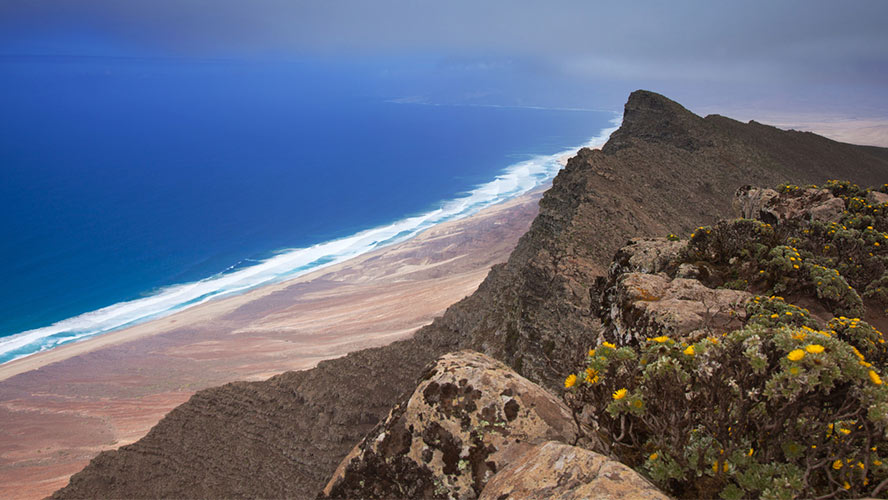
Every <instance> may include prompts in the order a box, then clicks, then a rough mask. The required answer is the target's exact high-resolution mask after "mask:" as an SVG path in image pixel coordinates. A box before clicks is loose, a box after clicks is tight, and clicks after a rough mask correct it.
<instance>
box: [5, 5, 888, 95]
mask: <svg viewBox="0 0 888 500" xmlns="http://www.w3.org/2000/svg"><path fill="white" fill-rule="evenodd" d="M885 19H888V2H885V1H883V0H852V1H844V2H835V1H831V0H785V1H780V2H773V1H771V0H768V1H765V0H754V1H745V2H709V1H675V0H674V1H654V0H642V1H634V2H621V3H619V4H605V3H598V2H591V1H588V0H586V1H578V0H563V1H552V2H535V1H534V2H531V1H526V0H488V1H477V0H471V1H467V0H450V1H446V2H441V1H440V0H438V1H429V0H411V1H393V0H374V1H365V0H326V1H322V2H313V1H300V0H287V1H284V0H250V1H243V0H151V1H120V0H75V1H70V2H58V1H57V0H0V53H7V54H8V53H17V52H18V53H23V52H25V53H26V52H30V53H35V52H36V53H40V52H48V53H84V52H85V53H98V54H102V53H104V54H114V55H120V54H135V55H161V56H169V55H172V56H201V57H235V58H288V57H296V58H299V57H326V56H336V57H342V56H347V57H354V58H362V57H389V56H418V55H421V56H424V57H435V58H438V60H439V61H448V63H447V64H449V65H450V67H448V68H447V70H448V71H450V72H451V73H452V72H455V71H459V70H460V69H462V70H465V71H476V72H480V71H501V70H503V68H504V67H505V68H507V70H509V71H511V70H514V69H515V68H516V67H519V66H520V67H521V68H523V70H525V71H545V72H547V73H549V74H551V75H560V76H561V77H563V78H577V79H581V80H584V81H594V80H596V79H602V78H605V79H610V80H615V79H616V80H623V81H626V82H631V83H634V82H641V84H643V85H646V86H648V85H649V84H648V82H656V83H660V82H672V83H676V84H678V83H681V82H695V83H697V84H699V83H701V82H704V83H705V82H716V83H717V82H731V83H733V84H735V85H744V84H750V85H752V84H761V85H771V86H782V87H783V88H790V87H792V86H793V85H800V84H802V83H804V84H806V85H813V86H818V85H820V86H822V85H840V86H841V85H844V86H846V87H848V88H851V87H854V88H865V89H867V91H868V92H869V93H871V94H873V95H875V94H876V93H877V92H880V91H879V89H880V88H883V87H884V85H885V83H886V79H888V30H885V29H884V20H885ZM515 61H518V64H517V65H516V64H514V63H515ZM460 65H463V66H464V67H463V68H460Z"/></svg>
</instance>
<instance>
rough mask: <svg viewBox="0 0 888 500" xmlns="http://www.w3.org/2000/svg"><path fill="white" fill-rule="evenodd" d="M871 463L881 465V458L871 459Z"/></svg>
mask: <svg viewBox="0 0 888 500" xmlns="http://www.w3.org/2000/svg"><path fill="white" fill-rule="evenodd" d="M873 465H875V466H877V467H878V466H879V465H882V461H881V460H873Z"/></svg>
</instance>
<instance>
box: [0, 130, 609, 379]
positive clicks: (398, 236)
mask: <svg viewBox="0 0 888 500" xmlns="http://www.w3.org/2000/svg"><path fill="white" fill-rule="evenodd" d="M619 121H620V117H618V118H616V119H615V120H614V122H613V123H614V124H615V125H617V124H619ZM614 130H616V126H614V127H612V128H608V129H605V130H603V131H602V132H601V134H600V135H598V136H596V137H593V138H592V139H591V140H590V141H589V142H588V143H586V144H584V145H583V146H581V147H593V148H594V147H601V145H603V144H604V143H605V142H606V141H607V138H608V137H609V136H610V134H611V133H612V132H613V131H614ZM578 149H579V148H573V149H568V150H565V151H561V152H558V153H555V154H551V155H540V156H535V157H533V158H531V159H528V160H525V161H522V162H519V163H515V164H513V165H510V166H509V167H507V168H506V169H505V170H504V171H503V172H502V173H501V174H500V175H498V176H497V177H496V178H495V179H494V180H492V181H490V182H487V183H485V184H481V185H479V186H477V187H475V188H474V189H472V190H471V191H469V192H467V193H466V194H465V195H464V196H460V197H458V198H455V199H453V200H449V201H446V202H443V203H441V204H440V207H439V208H437V209H435V210H432V211H429V212H427V213H424V214H421V215H416V216H413V217H407V218H404V219H401V220H399V221H396V222H394V223H391V224H388V225H385V226H379V227H375V228H372V229H367V230H365V231H361V232H359V233H356V234H354V235H352V236H348V237H345V238H340V239H336V240H332V241H327V242H324V243H319V244H317V245H313V246H311V247H308V248H300V249H290V250H285V251H282V252H279V253H278V254H277V255H275V256H274V257H271V258H269V259H266V260H263V261H261V262H259V263H257V264H255V265H251V266H248V267H241V268H238V269H236V270H234V271H231V272H227V273H223V274H219V275H216V276H213V277H210V278H206V279H203V280H200V281H196V282H192V283H184V284H179V285H172V286H168V287H165V288H162V289H160V290H159V291H157V292H156V293H154V294H152V295H150V296H147V297H144V298H139V299H135V300H131V301H127V302H120V303H117V304H114V305H110V306H108V307H103V308H101V309H98V310H95V311H91V312H88V313H84V314H81V315H79V316H75V317H73V318H69V319H65V320H62V321H59V322H57V323H54V324H52V325H50V326H47V327H43V328H37V329H34V330H28V331H25V332H22V333H18V334H15V335H11V336H8V337H4V338H2V339H0V364H2V363H6V362H9V361H12V360H15V359H19V358H22V357H25V356H29V355H31V354H35V353H37V352H41V351H46V350H48V349H52V348H54V347H57V346H59V345H62V344H67V343H70V342H75V341H78V340H84V339H87V338H89V337H93V336H95V335H99V334H102V333H107V332H110V331H113V330H118V329H121V328H124V327H127V326H132V325H135V324H137V323H142V322H145V321H148V320H152V319H156V318H160V317H163V316H166V315H169V314H171V313H174V312H177V311H181V310H183V309H187V308H190V307H193V306H196V305H198V304H202V303H204V302H207V301H208V300H212V299H215V298H220V297H225V296H230V295H234V294H238V293H242V292H245V291H247V290H250V289H252V288H255V287H258V286H261V285H267V284H271V283H275V282H280V281H283V280H286V279H290V278H295V277H298V276H301V275H303V274H306V273H309V272H312V271H315V270H317V269H321V268H323V267H325V266H330V265H334V264H337V263H340V262H343V261H345V260H348V259H351V258H353V257H356V256H358V255H361V254H364V253H367V252H370V251H372V250H375V249H377V248H380V247H383V246H386V245H391V244H394V243H399V242H402V241H404V240H407V239H409V238H412V237H413V236H416V235H417V234H419V233H420V232H422V231H424V230H425V229H428V228H429V227H432V226H434V225H436V224H440V223H442V222H447V221H451V220H456V219H461V218H464V217H468V216H470V215H472V214H474V213H476V212H478V211H479V210H481V209H483V208H486V207H488V206H491V205H495V204H497V203H501V202H503V201H506V200H509V199H511V198H515V197H517V196H520V195H522V194H524V193H526V192H528V191H530V190H532V189H534V188H536V187H538V186H540V185H542V184H545V183H546V182H548V181H550V180H552V178H554V177H555V175H556V174H557V173H558V171H559V170H560V169H561V168H562V161H563V159H564V158H566V157H568V156H570V155H572V154H573V153H575V152H576V151H577V150H578Z"/></svg>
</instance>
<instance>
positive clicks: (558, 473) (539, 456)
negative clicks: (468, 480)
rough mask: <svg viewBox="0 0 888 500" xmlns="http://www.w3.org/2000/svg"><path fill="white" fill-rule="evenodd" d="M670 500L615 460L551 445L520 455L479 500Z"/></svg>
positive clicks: (488, 485) (497, 476) (559, 445)
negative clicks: (514, 499)
mask: <svg viewBox="0 0 888 500" xmlns="http://www.w3.org/2000/svg"><path fill="white" fill-rule="evenodd" d="M506 498H522V499H527V500H550V499H551V500H585V499H600V500H636V499H640V498H644V499H648V500H668V498H669V497H667V496H666V495H664V494H663V493H661V492H660V491H659V490H658V489H657V488H655V487H654V486H653V485H652V484H651V483H649V482H648V481H647V479H645V478H643V477H642V476H641V475H640V474H638V473H637V472H635V471H634V470H632V469H630V468H629V467H626V466H625V465H623V464H621V463H620V462H617V461H615V460H610V459H608V458H607V457H605V456H603V455H600V454H598V453H595V452H593V451H589V450H586V449H583V448H578V447H576V446H570V445H567V444H564V443H559V442H555V441H549V442H546V443H543V444H541V445H539V446H536V447H534V448H533V449H532V450H530V451H529V452H527V453H526V454H525V455H523V456H522V457H521V458H520V459H519V460H517V461H515V462H513V463H512V464H510V465H509V466H507V467H506V468H504V469H503V470H501V471H500V472H498V473H497V474H496V475H495V476H493V478H491V480H490V481H489V482H488V483H487V487H486V488H484V491H483V492H482V493H481V496H480V497H479V500H500V499H506Z"/></svg>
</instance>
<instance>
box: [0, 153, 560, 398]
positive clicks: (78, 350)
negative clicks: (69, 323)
mask: <svg viewBox="0 0 888 500" xmlns="http://www.w3.org/2000/svg"><path fill="white" fill-rule="evenodd" d="M559 160H562V159H561V158H559ZM563 161H564V162H565V163H566V161H567V157H566V156H565V157H564V158H563ZM550 185H551V181H550V182H547V183H545V184H543V185H541V186H539V187H537V188H534V189H532V190H530V191H528V192H527V193H524V194H522V195H520V196H518V197H516V198H513V199H511V200H507V201H504V202H501V203H498V204H496V205H492V206H490V207H487V208H484V209H482V210H481V211H479V212H478V213H476V214H473V215H470V216H468V217H465V218H463V219H457V220H452V221H447V222H442V223H440V224H437V225H435V226H432V227H431V228H428V229H426V230H425V231H423V232H421V233H420V234H418V235H417V236H415V237H413V238H411V239H409V240H407V241H405V242H401V243H395V244H392V245H390V246H385V247H383V248H380V249H377V250H373V251H371V252H367V253H365V254H361V255H358V256H356V257H353V258H351V259H348V260H346V261H344V262H340V263H337V264H332V265H330V266H326V267H322V268H320V269H317V270H315V271H311V272H309V273H307V274H304V275H301V276H297V277H294V278H289V279H286V280H284V281H281V282H277V283H271V284H267V285H259V286H257V287H255V288H252V289H250V290H247V291H245V292H243V293H240V294H236V295H232V296H229V297H221V298H218V299H215V300H209V301H207V302H204V303H201V304H198V305H196V306H193V307H190V308H187V309H185V310H182V311H177V312H174V313H172V314H169V315H166V316H163V317H160V318H155V319H150V320H147V321H145V322H143V323H139V324H136V325H133V326H129V327H124V328H121V329H119V330H114V331H110V332H106V333H102V334H98V335H95V336H92V337H89V338H87V339H84V340H82V341H76V342H71V343H67V344H62V345H60V346H58V347H55V348H52V349H49V350H47V351H43V352H37V353H34V354H31V355H28V356H25V357H22V358H18V359H15V360H12V361H9V362H7V363H4V364H2V365H0V382H2V381H4V380H6V379H8V378H10V377H14V376H16V375H18V374H21V373H26V372H28V371H31V370H36V369H39V368H41V367H43V366H47V365H50V364H52V363H56V362H59V361H63V360H66V359H69V358H72V357H74V356H78V355H81V354H85V353H89V352H92V351H95V350H97V349H101V348H104V347H108V346H113V345H118V344H121V343H126V342H131V341H134V340H138V339H141V338H144V337H147V336H153V335H159V334H162V333H165V332H169V331H170V330H173V329H178V328H182V327H187V326H193V325H196V324H200V323H202V322H204V321H206V320H207V319H209V318H212V317H218V316H221V315H224V314H227V313H230V312H232V311H234V310H236V309H237V308H239V307H241V306H243V305H244V304H248V303H250V302H253V301H256V300H260V299H262V298H264V297H267V296H269V295H271V294H274V293H277V292H280V291H282V290H285V289H287V288H289V287H291V286H293V285H297V284H301V283H308V282H312V281H315V280H319V279H323V278H324V277H325V276H327V275H335V274H337V273H341V272H342V271H344V270H347V269H350V268H353V267H355V266H357V265H360V264H362V263H364V262H367V261H370V260H373V259H378V258H379V257H380V256H382V255H384V254H386V253H389V252H397V251H399V250H400V249H402V248H403V246H404V245H405V244H408V243H410V242H415V243H418V244H420V245H421V244H423V243H425V240H426V239H429V236H428V235H427V234H426V233H428V232H433V233H437V232H442V233H446V232H449V231H452V230H454V229H455V228H457V227H459V226H460V225H461V224H460V223H462V222H469V223H472V222H474V221H473V220H472V219H474V218H476V217H478V218H486V217H492V216H496V214H497V213H498V212H501V211H504V210H506V209H509V208H513V207H515V206H519V205H521V204H524V203H527V202H528V200H531V199H539V197H540V196H541V195H542V193H543V192H544V191H545V190H546V189H548V188H549V186H550ZM433 230H438V231H433ZM365 278H367V277H365Z"/></svg>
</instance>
